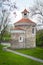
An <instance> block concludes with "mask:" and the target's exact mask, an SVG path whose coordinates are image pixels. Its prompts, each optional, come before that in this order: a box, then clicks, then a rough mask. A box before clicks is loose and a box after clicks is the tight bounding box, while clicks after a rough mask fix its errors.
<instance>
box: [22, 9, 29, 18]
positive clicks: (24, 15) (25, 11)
mask: <svg viewBox="0 0 43 65" xmlns="http://www.w3.org/2000/svg"><path fill="white" fill-rule="evenodd" d="M21 13H22V18H28V15H29V12H28V11H27V10H26V9H24V11H23V12H21Z"/></svg>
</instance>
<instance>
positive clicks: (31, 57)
mask: <svg viewBox="0 0 43 65" xmlns="http://www.w3.org/2000/svg"><path fill="white" fill-rule="evenodd" d="M6 50H7V51H9V52H12V53H14V54H17V55H20V56H23V57H26V58H30V59H32V60H35V61H37V62H41V63H43V60H41V59H38V58H35V57H33V56H29V55H26V54H22V53H19V52H16V51H13V50H10V49H6Z"/></svg>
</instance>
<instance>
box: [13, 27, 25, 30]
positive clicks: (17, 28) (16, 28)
mask: <svg viewBox="0 0 43 65" xmlns="http://www.w3.org/2000/svg"><path fill="white" fill-rule="evenodd" d="M13 30H24V29H22V28H19V27H15V28H13Z"/></svg>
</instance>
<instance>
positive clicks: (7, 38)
mask: <svg viewBox="0 0 43 65" xmlns="http://www.w3.org/2000/svg"><path fill="white" fill-rule="evenodd" d="M0 38H1V35H0ZM10 38H11V34H10V33H9V32H7V31H6V32H5V33H4V34H3V37H2V41H9V40H10Z"/></svg>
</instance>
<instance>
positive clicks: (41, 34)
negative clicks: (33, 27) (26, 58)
mask: <svg viewBox="0 0 43 65" xmlns="http://www.w3.org/2000/svg"><path fill="white" fill-rule="evenodd" d="M36 44H37V46H43V30H39V31H37V33H36Z"/></svg>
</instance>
